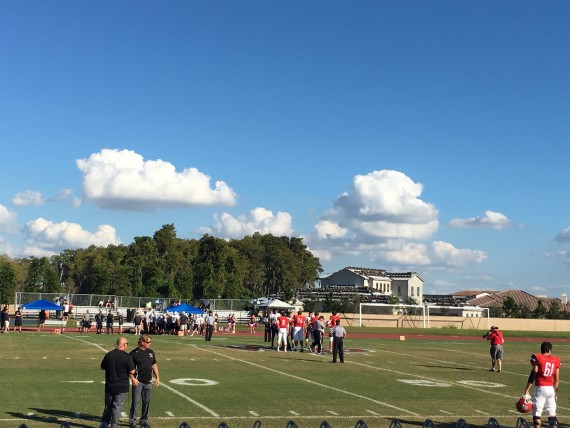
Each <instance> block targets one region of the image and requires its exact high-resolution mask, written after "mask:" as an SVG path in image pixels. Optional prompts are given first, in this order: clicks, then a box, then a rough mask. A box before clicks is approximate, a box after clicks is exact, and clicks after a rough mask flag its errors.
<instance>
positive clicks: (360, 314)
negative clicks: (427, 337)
mask: <svg viewBox="0 0 570 428" xmlns="http://www.w3.org/2000/svg"><path fill="white" fill-rule="evenodd" d="M363 306H375V307H384V308H394V309H400V308H417V309H421V311H422V322H423V328H426V307H425V306H424V305H404V304H400V303H398V304H395V305H391V304H389V303H361V304H360V305H359V308H358V311H359V314H358V323H359V326H360V327H362V307H363Z"/></svg>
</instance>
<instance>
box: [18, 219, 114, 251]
mask: <svg viewBox="0 0 570 428" xmlns="http://www.w3.org/2000/svg"><path fill="white" fill-rule="evenodd" d="M25 233H26V235H27V239H26V244H27V247H26V249H25V250H24V253H25V254H26V255H34V256H37V257H41V256H46V255H52V254H56V253H58V252H61V251H62V250H64V249H71V250H74V249H77V248H86V247H89V246H90V245H95V246H99V247H106V246H108V245H110V244H113V245H118V244H120V243H121V242H120V240H119V238H118V237H117V234H116V231H115V228H114V227H112V226H109V225H107V224H103V225H100V226H99V227H97V229H96V230H95V231H94V232H89V231H87V230H84V229H83V228H82V227H81V225H79V224H77V223H69V222H66V221H63V222H61V223H55V222H53V221H49V220H46V219H44V218H37V219H35V220H33V221H30V222H28V223H27V225H26V228H25Z"/></svg>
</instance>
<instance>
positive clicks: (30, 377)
mask: <svg viewBox="0 0 570 428" xmlns="http://www.w3.org/2000/svg"><path fill="white" fill-rule="evenodd" d="M357 331H361V332H369V331H371V330H369V329H355V328H351V329H350V330H349V338H348V339H347V340H346V342H345V346H346V348H348V351H347V353H346V362H345V364H331V356H330V354H323V355H315V354H310V353H307V352H304V353H300V352H288V353H277V352H275V351H271V350H269V349H267V347H266V344H265V343H264V342H263V336H259V335H257V336H250V335H239V334H238V335H225V334H221V333H218V334H216V335H214V339H213V341H212V342H205V341H204V340H203V339H202V338H196V337H177V336H154V337H153V343H152V348H153V349H154V350H155V352H156V354H157V359H158V365H159V369H160V375H161V382H162V386H161V387H160V388H157V389H155V390H154V393H153V399H152V405H151V419H150V423H151V427H152V428H157V427H158V428H167V427H168V428H170V427H173V428H176V427H178V426H179V424H180V423H181V422H182V421H187V422H188V423H189V424H190V426H191V427H197V428H200V427H217V426H218V424H219V423H220V422H221V421H224V422H226V423H227V424H228V425H229V427H230V428H242V427H243V428H250V427H252V425H253V424H254V422H255V421H256V420H260V421H261V423H262V427H270V428H272V427H285V425H286V424H287V422H288V421H289V420H293V421H295V422H296V424H297V425H298V426H299V427H300V428H304V427H319V426H320V424H321V422H322V421H323V420H326V421H328V423H329V424H330V425H331V426H332V427H333V428H340V427H351V428H352V427H354V425H355V423H356V422H357V421H358V420H359V419H363V420H364V421H365V422H366V424H367V425H368V427H388V426H389V424H390V421H391V420H392V419H398V420H399V421H400V422H401V423H402V425H403V426H404V427H405V426H407V425H408V426H409V425H421V424H422V423H423V422H424V421H425V420H426V419H431V420H432V421H433V422H434V423H435V424H436V425H438V426H454V425H455V423H456V422H457V420H458V419H461V418H462V419H465V420H466V421H467V423H468V424H469V425H470V426H485V425H486V424H487V421H488V420H489V418H490V417H494V418H496V419H497V420H498V421H499V422H500V423H501V425H503V426H515V423H516V420H517V417H518V416H519V414H518V413H516V410H515V407H514V403H515V401H516V399H517V398H518V397H520V395H521V394H522V392H523V390H524V387H525V384H526V381H527V378H528V374H529V370H530V365H529V357H530V355H531V354H532V353H534V352H539V345H540V341H539V340H538V339H528V340H524V341H515V340H514V338H513V340H512V341H509V335H508V332H507V333H506V338H507V343H506V344H505V352H506V355H505V362H504V368H503V372H501V373H493V372H489V371H488V369H489V357H488V349H489V347H488V344H487V343H486V342H485V341H484V340H482V339H480V338H479V333H478V332H473V335H475V334H476V335H477V339H478V340H472V339H471V338H469V337H444V338H440V339H437V340H436V339H422V340H410V339H408V340H405V341H400V340H394V339H378V338H376V339H358V338H355V337H354V336H355V335H356V334H355V333H356V332H357ZM424 332H425V330H416V331H415V333H424ZM447 333H449V332H446V334H447ZM351 334H354V336H353V337H352V338H351V337H350V335H351ZM127 337H128V338H129V342H130V343H129V350H130V349H132V348H133V346H136V340H137V337H136V336H132V335H128V336H127ZM116 339H117V335H114V336H113V335H95V334H89V335H79V334H77V333H75V332H74V333H69V334H62V335H52V334H48V333H37V332H25V333H21V334H19V333H10V334H2V335H0V344H1V349H2V351H1V352H2V357H1V361H2V363H1V365H0V373H1V377H2V387H1V388H0V403H1V407H0V409H1V411H0V427H18V426H20V424H22V423H26V424H27V425H28V427H30V428H34V427H54V426H56V427H59V424H60V423H61V422H62V421H67V422H68V423H69V424H70V425H71V426H73V427H98V426H99V420H100V419H99V418H100V416H101V413H102V410H103V388H104V386H103V383H102V382H103V380H104V374H103V372H102V371H101V370H100V369H99V364H100V362H101V359H102V358H103V356H104V354H105V352H106V351H107V350H110V349H112V347H113V344H114V342H115V340H116ZM441 339H443V340H441ZM554 354H556V355H558V356H560V357H561V359H562V363H563V368H562V370H561V374H562V376H561V377H562V382H561V386H560V389H559V394H558V395H559V402H558V406H559V407H558V414H559V419H560V422H561V423H562V424H566V422H567V421H568V420H570V405H569V404H568V397H569V396H570V379H569V378H566V376H565V370H564V362H566V361H570V344H569V343H568V342H562V343H558V342H554ZM129 398H130V397H129ZM129 403H130V401H129V402H127V404H126V405H125V408H124V412H125V413H128V408H129ZM526 419H527V420H529V421H530V419H531V418H530V417H529V416H528V415H527V416H526ZM122 423H123V425H124V426H128V420H127V419H123V420H122Z"/></svg>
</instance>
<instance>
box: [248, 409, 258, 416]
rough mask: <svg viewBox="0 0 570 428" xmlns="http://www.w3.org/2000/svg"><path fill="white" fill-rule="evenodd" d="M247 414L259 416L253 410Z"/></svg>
mask: <svg viewBox="0 0 570 428" xmlns="http://www.w3.org/2000/svg"><path fill="white" fill-rule="evenodd" d="M249 413H250V415H251V416H259V414H258V413H255V412H254V411H253V410H250V411H249Z"/></svg>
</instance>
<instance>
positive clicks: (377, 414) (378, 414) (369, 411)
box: [367, 410, 380, 416]
mask: <svg viewBox="0 0 570 428" xmlns="http://www.w3.org/2000/svg"><path fill="white" fill-rule="evenodd" d="M367 412H368V413H370V414H371V415H374V416H380V413H376V412H374V411H372V410H367Z"/></svg>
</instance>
